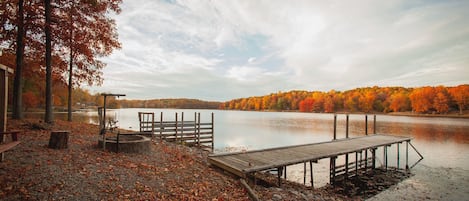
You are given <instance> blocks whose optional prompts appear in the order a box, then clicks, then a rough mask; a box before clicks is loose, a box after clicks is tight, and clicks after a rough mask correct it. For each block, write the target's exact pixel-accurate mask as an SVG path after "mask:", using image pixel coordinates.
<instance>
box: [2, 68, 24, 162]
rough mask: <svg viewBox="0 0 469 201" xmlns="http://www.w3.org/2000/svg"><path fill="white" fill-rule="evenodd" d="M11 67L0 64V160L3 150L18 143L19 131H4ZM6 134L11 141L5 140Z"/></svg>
mask: <svg viewBox="0 0 469 201" xmlns="http://www.w3.org/2000/svg"><path fill="white" fill-rule="evenodd" d="M12 73H13V69H11V68H8V67H7V66H5V65H3V64H0V83H1V85H0V126H1V128H0V161H3V159H4V152H5V151H7V150H9V149H11V148H13V147H15V146H16V145H18V144H19V143H20V141H18V133H20V131H6V128H7V108H8V74H12ZM6 135H11V138H12V139H11V141H10V142H6V138H5V136H6Z"/></svg>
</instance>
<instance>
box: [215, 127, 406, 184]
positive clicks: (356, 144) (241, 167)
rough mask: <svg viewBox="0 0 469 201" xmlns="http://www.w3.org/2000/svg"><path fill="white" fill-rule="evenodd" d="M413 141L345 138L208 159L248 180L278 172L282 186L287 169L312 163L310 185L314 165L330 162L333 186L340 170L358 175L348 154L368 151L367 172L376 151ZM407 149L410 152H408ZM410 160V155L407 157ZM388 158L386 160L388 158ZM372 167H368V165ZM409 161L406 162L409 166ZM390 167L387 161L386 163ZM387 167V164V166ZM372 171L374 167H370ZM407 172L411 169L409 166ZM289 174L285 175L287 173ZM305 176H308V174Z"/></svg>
mask: <svg viewBox="0 0 469 201" xmlns="http://www.w3.org/2000/svg"><path fill="white" fill-rule="evenodd" d="M411 139H412V138H410V137H402V136H392V135H383V134H374V135H367V136H363V137H356V138H345V139H340V140H333V141H328V142H321V143H313V144H304V145H296V146H286V147H278V148H271V149H263V150H255V151H246V152H237V153H226V154H215V155H211V156H209V158H208V161H209V162H210V164H212V165H215V166H217V167H220V168H222V169H224V170H226V171H228V172H231V173H233V174H235V175H237V176H240V177H243V178H246V177H247V176H249V175H251V176H252V174H254V173H256V172H259V171H265V170H271V169H275V168H276V169H277V170H278V177H279V185H280V175H281V172H282V171H283V170H284V168H285V169H286V167H287V166H289V165H295V164H301V163H305V167H306V163H307V162H309V163H310V167H311V168H310V169H311V183H312V180H313V178H312V162H317V161H318V160H320V159H325V158H330V159H331V183H332V179H333V178H334V177H336V176H337V174H338V173H339V171H338V169H339V167H345V168H342V169H344V171H342V172H343V173H345V174H348V173H351V172H352V168H350V169H349V167H353V166H355V167H356V169H355V170H353V171H357V172H358V169H359V167H358V165H359V164H358V163H360V161H359V160H356V161H357V163H356V164H349V162H348V158H349V154H355V155H356V157H357V158H358V153H360V157H361V154H362V153H363V151H365V155H366V156H365V159H363V160H364V161H365V163H361V164H360V165H361V166H364V168H365V170H366V168H367V165H368V167H370V166H373V168H374V165H375V164H374V160H375V154H376V149H377V148H378V147H384V150H386V148H387V147H388V146H391V145H392V144H400V143H403V142H407V143H410V140H411ZM407 149H408V148H407ZM368 150H370V151H371V153H372V158H370V159H369V158H368V156H367V153H368ZM341 155H346V164H347V165H343V166H336V164H335V163H336V162H335V159H336V158H337V157H338V156H341ZM406 156H408V154H406ZM386 157H387V156H386ZM367 160H368V161H367ZM370 161H373V162H372V165H369V162H370ZM407 161H408V160H406V163H407ZM386 163H387V161H386ZM386 166H387V164H386ZM370 168H371V167H370ZM406 168H408V165H407V164H406ZM285 173H286V171H285ZM305 174H306V173H305Z"/></svg>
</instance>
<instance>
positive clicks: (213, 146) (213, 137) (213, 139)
mask: <svg viewBox="0 0 469 201" xmlns="http://www.w3.org/2000/svg"><path fill="white" fill-rule="evenodd" d="M214 122H215V118H214V114H213V112H212V152H213V149H214V148H215V123H214Z"/></svg>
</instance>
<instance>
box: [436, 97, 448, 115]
mask: <svg viewBox="0 0 469 201" xmlns="http://www.w3.org/2000/svg"><path fill="white" fill-rule="evenodd" d="M433 107H434V108H435V110H436V112H438V113H440V114H442V113H446V112H448V110H449V106H448V98H447V97H446V95H445V94H444V93H442V92H438V93H437V94H436V96H435V98H434V99H433Z"/></svg>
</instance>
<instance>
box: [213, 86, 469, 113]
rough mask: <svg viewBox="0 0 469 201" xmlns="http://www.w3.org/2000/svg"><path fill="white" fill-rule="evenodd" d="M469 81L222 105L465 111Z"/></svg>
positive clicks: (262, 98)
mask: <svg viewBox="0 0 469 201" xmlns="http://www.w3.org/2000/svg"><path fill="white" fill-rule="evenodd" d="M468 104H469V85H467V84H465V85H459V86H454V87H445V86H436V87H431V86H426V87H418V88H404V87H376V86H375V87H366V88H357V89H353V90H348V91H344V92H340V91H334V90H332V91H329V92H321V91H312V92H311V91H289V92H278V93H272V94H269V95H265V96H256V97H249V98H239V99H234V100H231V101H228V102H225V103H223V104H222V105H221V109H227V110H254V111H266V110H274V111H300V112H326V113H334V112H352V113H354V112H364V113H371V112H379V113H389V112H415V113H419V114H422V113H427V114H428V113H431V114H448V113H449V112H453V113H454V112H457V113H459V114H462V113H463V111H464V110H465V109H468Z"/></svg>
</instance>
